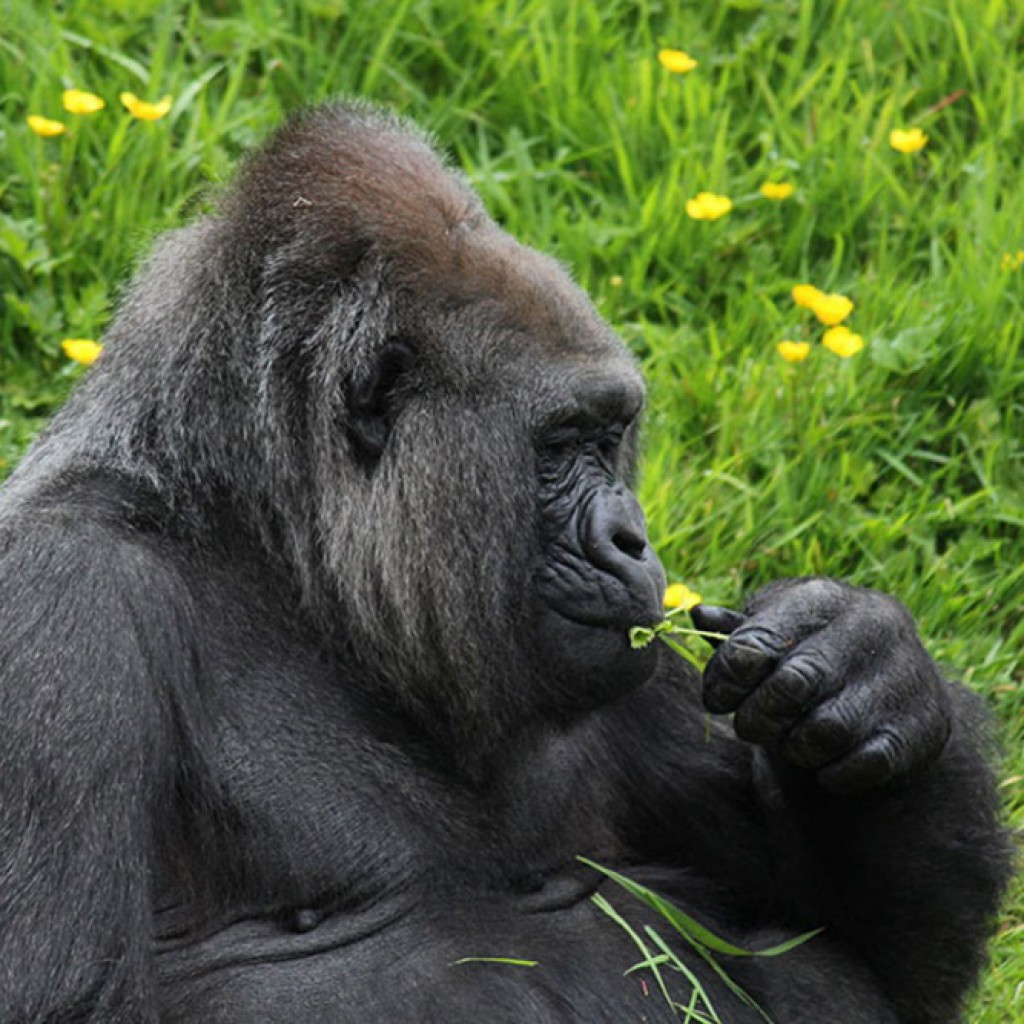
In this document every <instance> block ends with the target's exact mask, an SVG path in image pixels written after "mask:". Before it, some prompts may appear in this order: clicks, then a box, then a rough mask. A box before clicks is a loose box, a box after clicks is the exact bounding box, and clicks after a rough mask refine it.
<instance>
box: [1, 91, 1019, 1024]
mask: <svg viewBox="0 0 1024 1024" xmlns="http://www.w3.org/2000/svg"><path fill="white" fill-rule="evenodd" d="M642 404H643V386H642V382H641V379H640V377H639V374H638V372H637V369H636V367H635V365H634V363H633V361H632V359H631V358H630V356H629V355H628V353H627V352H626V350H625V349H624V347H623V345H622V344H621V342H620V341H619V340H618V338H617V337H616V336H615V335H614V334H613V333H612V331H611V330H610V329H609V328H608V327H607V326H606V325H605V324H604V323H603V322H602V321H601V320H600V318H599V317H598V316H597V314H596V313H595V311H594V309H593V307H592V305H591V304H590V302H589V301H588V299H587V298H586V296H584V295H583V294H582V292H581V291H580V290H579V289H578V288H577V287H576V286H575V285H574V284H573V283H572V282H571V280H570V279H569V278H568V276H567V275H566V274H565V272H564V271H563V269H562V268H561V267H560V266H559V265H558V264H557V263H555V262H554V261H552V260H551V259H549V258H547V257H545V256H542V255H540V254H538V253H536V252H534V251H532V250H530V249H527V248H525V247H523V246H521V245H519V244H518V243H517V242H515V241H514V240H513V239H511V238H510V237H509V236H507V235H506V234H505V233H503V232H502V231H501V230H500V229H499V228H498V227H497V226H496V225H495V224H494V223H493V222H492V221H491V220H490V219H489V218H488V217H487V216H486V214H485V213H484V211H483V209H482V208H481V206H480V203H479V201H478V199H477V198H476V196H475V195H474V193H473V192H472V191H471V190H470V189H469V188H468V186H467V185H466V184H465V183H464V182H463V181H462V180H461V179H460V178H459V177H458V176H457V175H456V174H454V173H453V172H451V171H450V170H448V169H447V168H446V167H445V166H444V164H443V163H442V161H441V160H440V159H439V158H438V157H437V155H436V154H435V153H434V151H433V150H432V149H431V147H430V146H429V144H428V143H427V142H426V141H425V140H424V139H423V137H422V136H421V135H420V134H418V133H417V132H416V131H415V130H414V129H412V128H410V127H408V126H406V125H403V124H401V123H400V122H398V121H397V120H395V119H393V118H391V117H389V116H387V115H385V114H383V113H380V112H376V111H373V110H370V109H367V108H365V107H361V106H359V105H351V104H348V105H346V104H336V105H333V106H327V107H323V108H320V109H317V110H313V111H310V112H308V113H306V114H305V115H303V116H301V117H299V118H297V119H295V120H294V121H292V122H290V123H289V124H288V125H286V126H285V127H284V128H283V129H282V130H281V131H280V132H279V133H278V134H277V135H276V136H274V138H272V139H271V140H270V142H269V143H268V144H267V145H266V146H265V147H264V148H263V149H262V150H261V151H260V152H258V153H256V154H255V155H254V156H253V157H252V158H251V159H250V160H249V161H248V162H247V163H246V164H245V166H244V167H243V168H242V171H241V173H240V175H239V178H238V180H237V182H236V183H235V185H234V186H233V187H232V188H231V189H230V190H229V191H228V192H227V194H226V195H225V196H224V198H223V200H222V202H221V203H220V205H219V208H218V211H217V212H216V213H215V214H214V215H212V216H210V217H208V218H205V219H203V220H200V221H199V222H198V223H196V224H194V225H193V226H191V227H188V228H185V229H183V230H181V231H178V232H174V233H172V234H170V235H169V236H167V237H166V238H165V239H163V240H161V242H160V243H159V244H158V246H157V248H156V251H155V253H154V255H153V256H152V257H151V258H150V260H149V261H148V263H147V264H146V265H145V266H144V267H143V268H142V270H141V271H140V273H139V275H138V277H137V279H136V281H135V283H134V285H133V287H132V288H131V289H130V291H129V293H128V295H127V296H126V299H125V301H124V302H123V303H122V306H121V309H120V310H119V313H118V315H117V317H116V318H115V321H114V323H113V325H112V327H111V329H110V331H109V333H108V336H107V344H106V347H105V351H104V354H103V355H102V357H101V358H100V360H99V361H98V363H97V364H96V366H95V367H94V368H93V369H92V371H91V372H90V373H89V374H88V376H87V377H86V379H85V380H84V381H83V383H82V384H81V386H80V387H79V388H78V390H77V391H76V393H75V394H74V395H73V396H72V398H71V399H70V400H69V402H68V403H67V405H66V406H65V408H64V409H63V410H62V411H61V412H60V413H59V414H58V415H57V416H56V417H55V418H54V420H53V422H52V424H51V425H50V427H49V428H48V429H47V431H46V432H45V433H44V434H43V436H42V437H41V438H40V439H39V440H38V441H37V442H36V443H35V444H34V445H33V447H32V448H31V449H30V451H29V452H28V454H27V455H26V457H25V459H24V460H23V462H22V464H21V465H20V466H19V467H18V469H17V470H16V471H15V473H14V474H13V476H12V477H11V479H10V480H9V481H8V483H7V485H6V486H5V488H4V491H3V494H2V497H0V709H2V711H0V1024H29V1022H32V1024H58V1022H60V1024H70V1022H76V1024H77V1022H93V1024H100V1022H102V1024H122V1022H168V1024H171V1022H196V1024H199V1022H202V1024H215V1022H238V1024H251V1022H254V1021H259V1022H262V1024H275V1022H282V1024H284V1022H287V1024H296V1022H311V1024H319V1022H353V1024H363V1022H380V1024H384V1022H387V1024H392V1022H396V1021H420V1022H423V1021H427V1022H438V1024H455V1022H459V1021H465V1022H467V1024H479V1022H484V1021H486V1022H497V1024H501V1022H521V1024H527V1022H529V1024H532V1022H556V1021H558V1022H567V1021H579V1022H586V1024H602V1022H608V1024H623V1022H626V1021H648V1022H656V1021H671V1020H675V1019H678V1018H677V1016H676V1014H675V1012H674V1011H673V1010H672V1009H671V1008H670V1007H669V1006H668V1005H667V1003H666V1002H665V1001H664V999H663V998H662V997H661V995H660V993H659V992H658V991H657V989H656V987H655V986H654V984H653V982H649V981H648V982H645V981H644V979H643V974H642V972H641V973H640V974H629V975H626V974H625V973H624V972H626V970H627V969H628V968H629V967H631V966H632V965H633V964H635V963H636V962H637V961H638V960H639V959H640V958H641V956H640V952H639V950H638V949H637V947H636V946H635V944H634V943H633V941H632V940H631V939H630V938H629V936H628V935H627V934H626V932H625V931H624V930H623V929H622V928H621V927H620V926H619V925H618V924H616V923H615V922H614V921H612V920H611V919H610V918H609V917H608V916H607V915H605V914H604V913H603V912H602V911H601V910H600V909H599V908H598V907H596V906H595V905H594V903H593V902H592V901H591V899H590V896H591V895H592V894H594V893H595V892H598V891H600V892H601V893H602V894H603V895H604V896H606V897H607V898H608V899H609V900H611V901H612V903H613V904H614V905H615V907H616V908H617V909H618V911H619V912H620V913H621V914H622V915H623V916H624V917H625V918H626V919H627V920H628V921H629V922H630V924H631V926H632V927H633V928H635V929H637V930H638V931H639V932H641V933H642V931H643V927H644V925H646V924H654V925H655V926H656V927H657V928H658V930H659V932H660V933H661V934H662V935H664V936H666V937H668V932H669V930H668V928H667V927H666V926H665V925H664V923H661V924H660V925H659V924H658V922H656V921H652V919H651V916H650V915H649V914H647V913H646V912H645V911H644V910H642V909H641V908H640V906H638V905H637V903H636V901H635V900H633V899H632V898H631V897H629V896H628V895H626V894H625V893H624V892H623V891H621V890H620V889H619V888H618V887H616V886H615V885H614V884H612V883H610V882H607V881H605V882H602V880H601V877H600V876H599V875H598V874H597V873H596V872H594V871H592V870H590V869H588V868H586V867H584V866H583V865H582V864H581V863H580V861H579V859H578V858H579V857H581V856H583V857H587V858H590V859H592V860H594V861H596V862H598V863H601V864H604V865H607V866H609V867H612V868H615V869H617V870H620V871H622V872H624V873H626V874H628V875H630V876H631V877H633V878H635V879H637V880H638V881H641V882H643V883H645V884H648V885H650V886H651V887H653V888H655V889H657V890H658V891H660V892H662V893H663V894H665V895H666V896H668V897H669V898H671V899H672V900H674V901H676V902H677V903H678V904H679V905H680V906H682V907H683V908H684V909H686V910H687V911H688V912H690V913H692V914H693V915H695V916H696V917H698V918H699V919H700V920H701V921H703V922H704V923H706V924H707V925H708V926H709V927H711V928H712V929H714V930H715V931H717V932H718V933H719V934H721V935H723V936H725V937H727V938H729V939H731V940H732V941H734V942H737V943H740V944H743V945H746V946H750V947H753V948H759V947H760V948H763V947H764V946H767V945H770V944H772V943H775V942H779V941H781V940H783V939H785V938H789V937H791V936H793V935H795V934H798V933H801V932H805V931H808V930H811V929H816V928H823V929H824V930H823V931H822V932H821V934H820V935H818V936H817V937H815V938H814V939H812V940H811V941H809V942H807V943H806V944H805V945H803V946H800V947H799V948H798V949H796V950H794V951H792V952H790V953H788V954H786V955H784V956H782V957H779V958H776V959H764V960H761V959H740V958H737V959H734V960H732V959H729V958H723V960H724V961H725V962H724V963H723V966H724V967H725V968H726V969H727V970H728V972H729V974H730V975H731V976H732V978H733V979H734V980H735V981H736V982H738V983H739V984H740V985H742V986H743V987H744V988H745V989H746V990H747V992H748V993H749V994H750V995H751V996H753V997H754V998H755V999H757V1000H758V1002H759V1003H760V1004H761V1006H762V1007H764V1009H765V1010H766V1011H767V1012H768V1013H769V1014H770V1015H771V1017H772V1019H773V1020H775V1021H776V1022H778V1024H800V1022H808V1024H810V1022H814V1024H820V1022H821V1021H824V1020H828V1021H830V1022H836V1024H885V1022H905V1024H909V1022H914V1024H925V1022H931V1024H949V1022H951V1021H955V1020H957V1019H958V1017H959V1014H960V1009H961V1006H962V1003H963V1000H964V998H965V994H966V993H967V992H968V991H969V990H970V987H971V985H972V984H973V983H974V981H975V980H976V978H977V976H978V972H979V970H980V967H981V966H982V964H983V961H984V950H985V941H986V938H987V935H988V934H989V931H990V928H991V926H992V923H993V917H994V914H995V912H996V909H997V906H998V902H999V898H1000V896H1001V893H1002V891H1003V889H1004V887H1005V884H1006V880H1007V875H1008V871H1009V863H1010V856H1009V845H1008V841H1007V838H1006V836H1005V833H1004V831H1003V830H1002V828H1001V826H1000V823H999V820H998V813H997V800H996V796H995V790H994V786H993V780H992V773H991V769H990V767H989V763H988V757H989V753H988V749H987V742H986V738H985V724H984V715H983V714H982V712H981V710H980V708H979V706H978V702H977V700H975V699H974V698H973V697H972V696H971V694H969V693H968V692H967V691H966V690H965V689H963V688H962V687H960V686H958V685H956V684H954V683H951V682H949V681H947V680H946V679H944V678H943V676H942V675H941V674H940V672H939V670H938V669H937V668H936V666H935V664H934V663H933V661H932V660H931V659H930V657H929V656H928V654H927V653H926V652H925V650H924V648H923V647H922V645H921V643H920V641H919V640H918V637H917V633H916V629H915V625H914V622H913V620H912V618H911V617H910V615H909V613H908V612H907V611H906V610H905V609H904V608H903V607H902V606H901V605H900V604H899V603H898V602H897V601H895V600H894V599H893V598H891V597H888V596H885V595H883V594H880V593H876V592H873V591H869V590H863V589H858V588H855V587H852V586H849V585H846V584H844V583H841V582H837V581H834V580H829V579H817V578H816V579H803V580H789V581H783V582H780V583H777V584H773V585H771V586H769V587H767V588H765V589H764V590H762V591H760V592H759V593H758V594H756V595H754V597H753V598H752V599H751V601H750V603H749V605H748V607H747V608H746V609H745V611H744V612H743V613H742V614H741V613H738V612H732V611H729V610H726V609H721V608H712V607H708V608H703V609H698V610H697V612H696V614H695V618H696V620H697V622H698V625H702V626H704V627H705V628H709V629H712V630H714V631H718V632H721V633H725V634H729V636H728V639H726V640H725V641H724V642H722V643H721V645H720V646H719V647H718V649H717V651H716V652H715V654H714V656H713V657H712V659H711V661H710V663H709V664H708V667H707V670H706V672H705V673H704V678H703V682H702V681H701V680H700V678H698V675H697V673H696V672H695V671H694V670H693V669H692V668H690V667H689V666H688V665H687V664H686V663H684V662H682V661H681V660H680V659H678V658H677V657H676V656H675V655H674V654H672V653H671V652H670V651H669V650H668V649H667V648H664V647H662V646H660V645H652V646H651V647H649V648H647V649H645V650H639V651H634V650H632V649H631V648H630V645H629V642H628V630H629V628H630V627H631V626H634V625H643V624H646V625H651V624H653V623H654V622H656V621H657V620H658V619H659V618H660V614H661V612H660V601H661V594H662V590H663V587H664V575H663V573H662V570H661V567H660V566H659V564H658V561H657V558H656V557H655V556H654V554H653V552H652V550H651V547H650V545H649V543H648V541H647V537H646V532H645V528H644V522H643V516H642V514H641V512H640V509H639V506H638V505H637V503H636V500H635V498H634V497H633V496H632V493H631V491H630V483H631V479H632V474H633V465H634V461H635V447H636V431H637V420H638V416H639V414H640V412H641V407H642ZM679 500H680V501H685V500H686V496H685V495H680V496H679ZM709 714H710V718H709ZM679 954H680V956H681V957H682V958H683V959H684V960H685V962H686V963H687V964H688V965H689V967H690V968H691V969H692V971H693V972H694V973H695V974H696V975H697V976H698V977H699V978H700V979H701V981H702V983H703V984H704V985H705V987H706V989H707V991H708V994H709V996H710V998H711V999H712V1001H713V1002H714V1005H715V1008H716V1010H717V1012H718V1014H719V1015H720V1017H721V1019H722V1020H723V1021H724V1022H728V1024H742V1022H747V1021H759V1020H763V1018H762V1017H761V1016H760V1015H759V1014H758V1013H757V1012H756V1011H754V1010H753V1009H751V1008H750V1007H749V1006H747V1005H745V1004H744V1003H742V1002H741V1001H739V1000H738V999H737V998H736V997H735V995H733V994H732V993H731V992H729V991H728V990H727V989H726V988H725V986H724V985H723V984H722V983H721V981H720V980H719V979H718V977H717V976H716V975H715V974H714V972H713V971H712V969H711V968H710V967H709V965H708V964H707V963H705V961H704V960H702V959H701V958H700V957H699V956H698V955H697V954H696V953H695V952H694V951H693V950H692V949H690V948H689V947H688V946H685V945H683V946H681V948H680V949H679ZM485 957H511V958H520V959H528V960H534V961H537V965H536V966H535V967H531V968H526V967H521V966H516V965H513V964H497V963H486V962H468V963H462V964H458V963H456V961H459V960H461V959H463V958H485ZM672 978H675V979H676V980H671V981H670V983H671V984H672V986H673V995H674V997H675V998H676V999H677V1000H678V1001H680V1002H682V1003H684V1004H685V1003H686V1002H688V1001H689V985H688V983H686V982H685V980H684V979H683V978H682V977H681V976H675V975H670V979H672Z"/></svg>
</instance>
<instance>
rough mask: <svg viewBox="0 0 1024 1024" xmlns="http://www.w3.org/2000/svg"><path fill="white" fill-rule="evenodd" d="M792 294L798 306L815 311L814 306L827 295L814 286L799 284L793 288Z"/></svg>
mask: <svg viewBox="0 0 1024 1024" xmlns="http://www.w3.org/2000/svg"><path fill="white" fill-rule="evenodd" d="M790 294H791V295H792V296H793V301H794V302H795V303H796V304H797V305H798V306H803V307H804V309H813V308H814V304H815V303H816V302H817V301H818V299H820V298H822V297H823V296H824V294H825V293H824V292H823V291H820V290H819V289H817V288H815V287H814V285H813V284H797V285H794V286H793V291H792V292H791V293H790Z"/></svg>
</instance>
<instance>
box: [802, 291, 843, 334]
mask: <svg viewBox="0 0 1024 1024" xmlns="http://www.w3.org/2000/svg"><path fill="white" fill-rule="evenodd" d="M810 309H811V312H812V313H813V314H814V315H815V316H816V317H817V318H818V319H819V320H820V321H821V322H822V323H823V324H825V325H826V326H828V327H834V326H835V325H836V324H841V323H842V322H843V321H844V320H845V319H846V318H847V317H848V316H849V315H850V314H851V313H852V312H853V302H851V301H850V299H848V298H847V297H846V296H845V295H824V294H822V293H821V292H819V293H818V294H817V295H816V296H815V297H814V299H813V300H812V302H811V306H810Z"/></svg>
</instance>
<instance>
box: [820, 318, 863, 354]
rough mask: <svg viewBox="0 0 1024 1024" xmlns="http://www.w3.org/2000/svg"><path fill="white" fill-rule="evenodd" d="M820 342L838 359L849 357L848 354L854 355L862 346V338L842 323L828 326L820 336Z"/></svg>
mask: <svg viewBox="0 0 1024 1024" xmlns="http://www.w3.org/2000/svg"><path fill="white" fill-rule="evenodd" d="M821 343H822V345H824V346H825V348H827V349H828V350H829V352H833V353H835V354H836V355H837V356H839V358H840V359H849V358H850V356H855V355H856V354H857V353H858V352H860V350H861V349H862V348H864V339H863V338H862V337H861V336H860V335H859V334H854V333H853V331H851V330H850V328H849V327H846V326H844V325H843V324H840V325H839V326H838V327H830V328H829V329H828V330H827V331H826V332H825V334H824V336H823V337H822V339H821Z"/></svg>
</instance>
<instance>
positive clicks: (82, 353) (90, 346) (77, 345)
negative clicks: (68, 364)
mask: <svg viewBox="0 0 1024 1024" xmlns="http://www.w3.org/2000/svg"><path fill="white" fill-rule="evenodd" d="M60 347H61V349H62V350H63V352H64V355H66V356H67V357H68V359H73V360H74V361H75V362H76V363H81V364H82V365H83V366H90V365H92V364H93V363H95V362H96V360H97V358H99V354H100V353H101V352H102V351H103V346H102V345H99V344H97V343H96V342H95V341H93V340H92V339H91V338H65V339H64V340H63V341H62V342H61V343H60Z"/></svg>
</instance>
